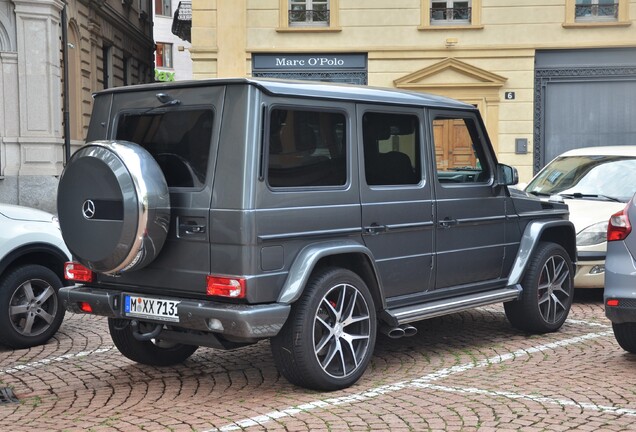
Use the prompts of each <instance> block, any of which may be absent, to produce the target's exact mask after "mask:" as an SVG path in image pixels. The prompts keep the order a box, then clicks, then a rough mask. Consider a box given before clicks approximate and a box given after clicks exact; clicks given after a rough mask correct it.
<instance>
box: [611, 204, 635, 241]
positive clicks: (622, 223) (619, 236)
mask: <svg viewBox="0 0 636 432" xmlns="http://www.w3.org/2000/svg"><path fill="white" fill-rule="evenodd" d="M631 205H632V202H631V201H630V202H628V203H627V205H626V206H625V208H624V209H623V210H621V211H619V212H618V213H614V214H613V215H612V216H611V217H610V220H609V224H608V225H607V241H608V242H610V241H618V240H625V238H626V237H627V236H628V235H629V233H630V232H632V224H631V223H630V222H629V218H628V217H627V209H628V208H629V206H631Z"/></svg>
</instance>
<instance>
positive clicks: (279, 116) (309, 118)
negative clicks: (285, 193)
mask: <svg viewBox="0 0 636 432" xmlns="http://www.w3.org/2000/svg"><path fill="white" fill-rule="evenodd" d="M269 123H270V124H269V147H268V149H269V150H268V163H267V180H268V182H269V185H270V186H271V187H275V188H287V187H312V186H342V185H344V184H345V182H346V180H347V167H346V135H347V134H346V126H345V125H346V117H345V115H344V114H343V113H339V112H329V111H311V110H304V109H292V108H276V109H273V110H272V111H271V113H270V122H269Z"/></svg>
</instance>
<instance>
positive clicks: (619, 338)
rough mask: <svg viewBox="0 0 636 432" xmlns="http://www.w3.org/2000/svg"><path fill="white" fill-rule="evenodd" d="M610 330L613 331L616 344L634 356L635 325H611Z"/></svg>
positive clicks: (635, 350) (635, 346)
mask: <svg viewBox="0 0 636 432" xmlns="http://www.w3.org/2000/svg"><path fill="white" fill-rule="evenodd" d="M612 329H613V330H614V337H615V338H616V342H618V344H619V345H620V346H621V348H623V349H624V350H625V351H628V352H630V353H632V354H636V323H633V322H626V323H620V324H615V323H612Z"/></svg>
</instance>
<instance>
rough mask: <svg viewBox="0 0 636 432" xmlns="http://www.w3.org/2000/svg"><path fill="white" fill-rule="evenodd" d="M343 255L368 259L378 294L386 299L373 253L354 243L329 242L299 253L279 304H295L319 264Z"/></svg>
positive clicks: (309, 247) (316, 244) (314, 245)
mask: <svg viewBox="0 0 636 432" xmlns="http://www.w3.org/2000/svg"><path fill="white" fill-rule="evenodd" d="M342 254H363V255H365V256H366V257H367V259H368V260H369V263H370V264H371V268H372V271H373V276H374V277H375V280H376V281H377V284H378V290H379V293H378V294H379V296H380V298H381V299H384V295H383V294H382V292H383V290H382V284H381V281H380V278H379V273H378V269H377V268H376V266H375V260H374V258H373V254H372V253H371V251H370V250H369V249H368V248H366V247H365V246H364V245H361V244H359V243H356V242H354V241H327V242H321V243H315V244H312V245H309V246H307V247H305V248H304V249H302V250H301V251H300V252H299V253H298V256H296V259H295V260H294V262H293V264H292V266H291V268H290V269H289V274H288V275H287V280H286V281H285V285H284V286H283V289H282V290H281V292H280V294H279V296H278V302H279V303H283V304H291V303H294V302H295V301H296V300H298V299H299V298H300V296H301V295H302V293H303V290H304V288H305V285H306V284H307V282H308V281H309V277H310V276H311V273H312V271H313V270H314V268H315V267H316V265H317V264H318V262H319V261H320V260H321V259H323V258H326V257H329V256H334V255H342Z"/></svg>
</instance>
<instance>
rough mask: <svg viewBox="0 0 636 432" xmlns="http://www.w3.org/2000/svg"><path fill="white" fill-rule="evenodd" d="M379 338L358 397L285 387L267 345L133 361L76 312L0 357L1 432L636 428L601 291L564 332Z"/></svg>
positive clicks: (97, 324)
mask: <svg viewBox="0 0 636 432" xmlns="http://www.w3.org/2000/svg"><path fill="white" fill-rule="evenodd" d="M416 327H417V328H418V330H419V331H418V334H417V335H415V336H413V337H410V338H403V339H397V340H392V339H388V338H386V337H384V336H380V337H379V338H378V342H377V346H376V350H375V355H374V357H373V360H372V363H371V365H370V367H369V369H368V371H367V373H366V374H365V375H364V376H363V378H362V379H361V380H360V381H359V382H358V383H357V384H356V385H354V386H353V387H351V388H349V389H346V390H343V391H338V392H332V393H320V392H314V391H308V390H304V389H301V388H298V387H294V386H292V385H290V384H289V383H288V382H287V381H286V380H285V379H283V378H281V377H280V376H279V374H278V373H277V371H276V369H275V367H274V364H273V361H272V357H271V353H270V350H269V344H268V343H267V342H261V343H259V344H256V345H254V346H251V347H247V348H242V349H239V350H236V351H230V352H223V351H216V350H213V349H208V348H200V349H199V350H198V351H197V352H196V353H195V354H194V355H193V356H192V357H191V358H190V359H189V360H188V361H187V362H186V363H184V364H183V365H179V366H176V367H168V368H155V367H150V366H143V365H138V364H135V363H133V362H131V361H129V360H127V359H126V358H124V357H123V356H122V355H120V354H119V352H118V351H117V349H116V348H114V347H113V346H112V342H111V340H110V336H109V335H108V330H107V326H106V320H105V319H102V318H98V317H93V316H81V315H73V314H68V315H67V318H66V320H65V322H64V324H63V325H62V328H61V329H60V331H59V333H58V335H57V336H56V338H55V339H53V340H52V341H50V343H48V344H47V345H45V346H41V347H37V348H33V349H29V350H17V351H12V350H9V349H7V348H3V347H0V387H11V388H13V391H14V393H15V394H16V396H17V397H18V398H19V403H5V404H1V405H0V430H1V431H16V432H18V431H29V432H31V431H62V430H68V431H86V430H90V431H126V432H129V431H190V430H194V431H213V430H221V431H231V430H248V431H258V430H274V431H304V430H329V431H344V430H354V431H366V430H391V431H410V430H414V431H426V430H453V431H456V430H462V431H471V430H482V431H495V430H496V431H506V430H523V431H541V430H550V431H565V430H577V431H579V430H580V431H601V430H607V431H620V430H625V431H627V430H634V428H635V426H634V425H636V356H634V355H630V354H627V353H626V352H624V351H622V350H621V349H620V347H619V346H618V344H617V343H616V341H615V339H614V337H613V334H612V332H611V327H610V325H609V321H608V320H607V319H606V318H605V317H604V313H603V305H602V293H600V292H599V291H590V290H587V291H584V292H577V294H576V299H575V304H574V306H573V309H572V313H571V314H570V317H569V319H568V321H567V322H566V325H565V326H564V327H563V329H562V330H561V331H559V332H557V333H552V334H548V335H542V336H529V335H525V334H523V333H520V332H517V331H515V330H513V329H512V328H511V327H510V325H509V324H508V322H507V321H506V319H505V316H504V313H503V307H502V306H500V305H497V306H491V307H487V308H480V309H477V310H474V311H470V312H464V313H460V314H455V315H450V316H446V317H442V318H437V319H432V320H428V321H423V322H420V323H416Z"/></svg>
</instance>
